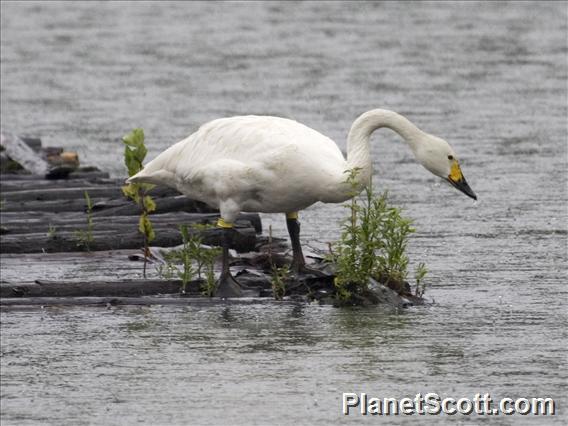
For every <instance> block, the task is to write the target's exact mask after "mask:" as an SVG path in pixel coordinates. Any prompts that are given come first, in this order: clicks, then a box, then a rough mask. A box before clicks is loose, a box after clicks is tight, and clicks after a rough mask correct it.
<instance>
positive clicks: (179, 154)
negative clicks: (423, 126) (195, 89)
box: [128, 109, 475, 222]
mask: <svg viewBox="0 0 568 426" xmlns="http://www.w3.org/2000/svg"><path fill="white" fill-rule="evenodd" d="M380 127H388V128H391V129H392V130H394V131H396V132H397V133H399V134H400V135H401V136H402V137H403V139H404V140H405V141H406V142H407V143H408V144H409V146H410V148H411V149H412V151H413V152H414V154H415V156H416V158H417V160H418V161H419V162H420V163H421V164H422V165H424V166H425V167H426V168H427V169H428V170H430V171H431V172H432V173H434V174H436V175H438V176H441V177H443V178H445V179H447V180H449V181H450V182H451V183H452V184H453V185H454V186H456V187H458V189H460V190H462V191H463V192H465V193H466V194H468V195H469V196H472V197H474V196H475V195H474V194H473V192H472V191H471V189H469V187H467V188H465V187H464V184H465V185H467V184H466V183H465V179H463V176H461V171H459V165H458V163H457V159H456V158H455V154H454V152H453V150H452V149H451V147H450V146H449V145H448V143H447V142H445V141H444V140H442V139H440V138H437V137H435V136H432V135H429V134H427V133H425V132H422V131H421V130H420V129H418V128H417V127H416V126H414V125H413V124H412V123H410V121H408V120H407V119H406V118H404V117H402V116H401V115H399V114H397V113H394V112H392V111H388V110H382V109H376V110H372V111H369V112H366V113H364V114H362V115H361V116H360V117H359V118H358V119H357V120H355V122H354V123H353V125H352V127H351V130H350V132H349V138H348V144H347V145H348V154H347V158H344V157H343V154H342V153H341V151H340V150H339V148H338V147H337V145H336V144H335V142H333V141H332V140H331V139H329V138H328V137H326V136H324V135H322V134H321V133H319V132H317V131H315V130H313V129H311V128H309V127H307V126H305V125H303V124H300V123H298V122H296V121H293V120H288V119H284V118H279V117H269V116H241V117H231V118H222V119H218V120H214V121H211V122H209V123H207V124H204V125H203V126H201V127H200V128H199V130H197V131H196V132H195V133H193V134H192V135H190V136H189V137H187V138H186V139H184V140H182V141H180V142H178V143H176V144H175V145H173V146H171V147H170V148H168V149H167V150H166V151H164V152H163V153H161V154H160V155H158V156H157V157H156V158H155V159H154V160H152V161H151V162H149V163H148V164H147V165H146V166H145V168H144V169H143V170H142V171H141V172H139V173H138V174H136V175H135V176H133V177H131V178H130V179H129V180H128V181H129V182H149V183H155V184H161V185H167V186H172V187H175V188H177V189H178V190H179V191H180V192H181V193H183V194H184V195H186V196H187V197H189V198H192V199H197V200H200V201H203V202H205V203H207V204H209V205H211V206H213V207H217V208H219V209H220V211H221V217H222V218H223V219H224V220H225V221H227V222H233V221H234V220H235V218H236V217H237V215H238V213H239V212H240V211H248V212H266V213H275V212H282V213H291V212H296V211H298V210H302V209H304V208H306V207H308V206H310V205H312V204H314V203H316V202H318V201H322V202H324V203H338V202H342V201H344V200H346V199H348V198H350V196H351V195H352V188H351V187H350V186H348V185H347V184H346V183H345V180H346V178H347V175H346V171H348V170H350V169H353V168H355V167H358V168H360V172H359V174H358V179H359V183H360V185H359V187H360V189H362V188H363V187H364V186H365V185H366V184H367V182H368V181H369V178H370V176H371V173H372V170H371V168H372V165H371V157H370V151H369V138H370V136H371V134H372V132H373V131H374V130H376V129H378V128H380ZM452 167H454V169H452ZM455 167H457V171H456V170H455ZM458 171H459V173H458ZM452 173H454V175H452ZM458 175H459V176H458Z"/></svg>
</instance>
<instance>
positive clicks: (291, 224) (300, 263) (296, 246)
mask: <svg viewBox="0 0 568 426" xmlns="http://www.w3.org/2000/svg"><path fill="white" fill-rule="evenodd" d="M286 225H287V227H288V234H290V241H291V243H292V265H291V269H292V272H293V273H295V274H296V275H298V274H313V275H321V272H320V271H318V270H316V269H312V268H309V267H308V266H306V259H304V253H303V252H302V245H301V244H300V222H299V221H298V213H286Z"/></svg>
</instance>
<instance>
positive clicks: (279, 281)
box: [271, 265, 291, 300]
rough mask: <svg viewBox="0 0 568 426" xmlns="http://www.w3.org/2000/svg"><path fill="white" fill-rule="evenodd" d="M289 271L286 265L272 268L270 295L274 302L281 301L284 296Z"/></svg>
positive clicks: (289, 274)
mask: <svg viewBox="0 0 568 426" xmlns="http://www.w3.org/2000/svg"><path fill="white" fill-rule="evenodd" d="M290 276H291V271H290V267H289V266H288V265H284V266H282V267H280V268H277V267H275V266H273V267H272V279H271V283H272V293H273V295H274V298H275V299H276V300H282V299H283V298H284V295H285V294H286V284H287V282H288V280H289V279H290Z"/></svg>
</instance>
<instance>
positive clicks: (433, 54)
mask: <svg viewBox="0 0 568 426" xmlns="http://www.w3.org/2000/svg"><path fill="white" fill-rule="evenodd" d="M1 12H2V18H1V27H2V29H1V77H2V78H1V121H2V128H4V129H7V130H11V131H16V132H19V133H30V134H37V135H40V136H42V138H43V140H44V143H45V144H46V145H51V146H64V147H66V148H69V149H73V150H77V151H78V152H79V154H80V156H81V159H82V161H83V162H84V163H87V164H97V165H99V166H100V167H101V168H102V169H104V170H107V171H110V172H111V173H112V174H113V175H114V176H117V177H118V176H124V175H125V172H124V168H123V165H122V160H121V158H122V149H123V148H122V146H121V143H120V137H121V136H122V135H123V134H125V133H126V132H128V131H129V130H130V129H132V128H134V127H143V128H144V130H145V132H146V138H147V145H148V146H149V148H150V152H149V158H152V157H153V156H154V155H156V154H157V153H158V152H160V151H161V150H163V149H164V148H166V147H167V146H169V145H170V144H171V143H173V142H175V141H177V140H179V139H182V138H183V137H185V136H186V135H187V134H189V133H190V132H192V131H194V130H195V129H196V128H197V127H198V126H199V125H200V124H201V123H203V122H205V121H208V120H210V119H214V118H217V117H221V116H228V115H237V114H251V113H255V114H273V115H280V116H286V117H291V118H294V119H296V120H298V121H301V122H303V123H305V124H307V125H309V126H311V127H314V128H315V129H317V130H319V131H321V132H323V133H325V134H327V135H328V136H330V137H332V138H333V139H334V140H336V141H337V142H338V144H339V145H340V147H341V148H342V149H344V148H345V137H346V134H347V130H348V128H349V126H350V124H351V122H352V120H353V119H354V118H355V117H356V116H357V115H358V114H360V113H361V112H363V111H365V110H368V109H371V108H376V107H383V108H389V109H393V110H396V111H398V112H400V113H403V114H405V115H406V116H408V117H409V118H410V119H411V120H413V121H414V122H415V123H417V124H418V125H419V126H420V127H421V128H423V129H424V130H426V131H428V132H430V133H434V134H436V135H438V136H441V137H443V138H445V139H447V140H448V141H450V143H451V144H452V145H453V146H454V148H455V149H456V151H457V152H458V154H459V156H460V158H461V162H462V168H463V171H464V173H465V175H466V177H467V179H468V181H469V183H470V185H471V187H472V188H473V189H474V190H475V192H476V193H477V194H478V196H479V201H478V202H477V203H472V202H471V200H469V199H467V198H466V197H465V196H463V195H462V194H459V193H458V192H456V191H455V190H454V189H453V188H450V187H448V186H446V185H441V184H440V183H439V182H438V181H437V180H436V179H435V178H433V177H432V176H431V175H429V174H428V172H426V171H425V170H423V169H421V168H420V167H419V166H418V165H416V164H415V162H414V160H413V159H412V155H411V153H410V152H409V150H408V149H407V148H406V147H405V146H404V144H402V143H400V141H399V139H398V136H396V135H394V134H392V133H390V132H388V131H386V130H385V131H380V132H378V134H377V135H375V136H374V137H373V141H372V144H373V147H372V148H373V155H374V164H375V175H374V182H375V186H376V187H377V188H380V189H382V188H388V189H389V191H390V193H391V196H392V201H393V203H394V204H396V205H399V206H402V207H404V209H405V211H406V213H407V215H409V216H410V217H412V218H414V219H415V225H416V228H417V233H416V234H415V236H414V238H413V239H412V241H411V245H410V247H409V250H410V257H411V261H412V262H411V263H412V265H411V267H413V266H414V265H416V264H417V263H418V262H420V261H422V262H425V263H426V264H427V265H428V268H429V270H430V273H429V275H428V278H427V284H428V286H429V288H428V290H427V295H428V296H429V297H430V299H432V300H434V301H435V303H434V304H433V305H430V306H426V307H417V308H411V309H408V310H405V311H402V312H390V311H385V310H383V309H356V310H349V309H345V310H340V309H334V308H331V307H327V306H313V305H308V306H306V305H294V304H279V303H268V304H266V303H263V304H260V303H253V304H242V305H238V306H223V305H212V306H200V307H195V306H194V307H191V306H189V307H171V306H154V307H151V308H137V307H121V308H112V309H109V310H107V309H95V308H84V307H83V308H68V307H65V308H45V309H40V308H27V309H18V310H15V309H11V310H4V311H3V312H2V314H1V319H2V337H1V338H2V360H1V367H2V386H1V411H2V417H1V420H2V424H4V425H9V424H134V423H142V424H164V425H166V424H224V423H225V424H226V423H232V424H331V423H342V422H346V423H349V422H354V421H360V420H361V419H362V417H361V416H358V415H355V416H350V417H345V416H342V415H341V405H340V402H341V394H342V392H357V393H359V392H367V393H369V394H370V395H371V396H377V397H398V398H401V397H407V396H408V397H414V395H415V394H416V393H418V392H422V393H426V392H437V393H439V394H440V395H441V396H442V397H454V398H460V397H468V398H472V397H473V395H475V394H476V393H482V394H483V393H490V394H491V396H492V397H493V398H502V397H511V398H516V397H552V398H555V399H556V400H557V403H558V407H557V408H558V414H557V415H556V416H555V417H549V418H535V417H533V416H526V417H525V416H519V415H515V416H513V417H506V416H498V417H491V416H473V417H465V416H457V417H449V416H442V417H420V418H419V419H416V418H415V417H414V418H408V417H389V418H381V419H377V418H372V417H368V418H363V419H364V420H366V421H368V422H377V421H381V422H387V423H390V424H402V423H407V422H409V421H412V420H414V421H416V420H419V421H420V422H432V423H436V424H438V423H445V424H449V423H453V422H456V421H458V422H461V423H464V424H470V423H476V424H477V423H488V422H490V423H495V424H553V423H555V424H563V423H565V422H566V421H567V416H566V403H567V402H568V400H567V398H566V395H567V394H568V392H567V391H568V386H567V384H568V377H567V376H568V374H567V368H566V367H567V365H566V353H567V351H566V325H567V315H566V302H567V293H566V281H567V278H568V277H567V268H566V264H567V228H566V223H567V218H568V217H567V216H568V214H567V205H568V196H567V103H568V100H567V79H568V76H567V58H568V46H567V35H568V29H567V21H568V18H567V4H566V3H564V2H552V3H546V2H538V3H529V2H523V3H494V2H491V3H474V2H466V3H449V2H443V3H413V4H408V3H336V2H333V3H319V2H311V3H292V2H286V3H275V2H270V3H260V2H253V3H159V4H157V3H156V4H154V3H126V2H121V3H94V2H89V3H81V4H79V3H75V2H74V3H70V2H69V3H56V2H46V3H32V2H25V3H13V2H10V3H8V2H2V4H1ZM344 215H345V209H344V208H343V207H341V206H334V205H322V204H320V205H316V206H313V207H312V208H310V209H308V210H306V211H305V212H303V213H302V214H301V220H302V225H303V227H302V233H303V238H304V240H305V241H306V243H308V244H309V245H311V246H313V247H316V248H325V247H326V244H327V242H329V241H333V240H335V239H336V238H337V237H338V232H339V222H340V220H341V218H343V217H344ZM263 219H264V224H265V229H266V227H267V226H268V225H269V224H272V226H273V229H274V233H275V234H276V235H280V234H281V235H285V228H284V226H283V219H282V218H281V217H280V215H264V216H263ZM9 265H10V263H5V262H3V264H2V269H3V274H9V272H10V271H9V269H10V266H9ZM49 268H54V266H53V265H52V264H49V263H48V264H46V266H45V269H44V270H43V271H41V273H49V271H48V269H49ZM88 272H89V271H82V270H80V271H77V277H80V276H81V274H85V275H88ZM33 273H34V271H33V270H32V271H29V274H30V275H31V274H33ZM37 273H40V271H38V272H37ZM32 278H33V277H32Z"/></svg>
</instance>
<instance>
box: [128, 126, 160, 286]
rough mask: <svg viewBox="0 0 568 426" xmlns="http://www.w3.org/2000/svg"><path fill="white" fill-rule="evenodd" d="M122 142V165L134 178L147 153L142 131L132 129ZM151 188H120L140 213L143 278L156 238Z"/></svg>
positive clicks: (140, 186)
mask: <svg viewBox="0 0 568 426" xmlns="http://www.w3.org/2000/svg"><path fill="white" fill-rule="evenodd" d="M122 142H123V143H124V145H125V147H124V164H125V165H126V168H127V169H128V176H134V175H135V174H136V173H138V172H139V171H140V170H142V169H143V168H144V166H143V165H142V162H143V161H144V158H145V157H146V154H147V152H148V150H147V149H146V146H145V145H144V131H143V130H142V129H134V130H133V131H132V132H130V133H129V134H127V135H126V136H124V137H123V138H122ZM152 188H154V185H152V184H148V183H130V184H128V185H125V186H123V187H122V192H123V194H124V195H125V196H126V197H127V198H130V199H131V200H132V201H134V202H135V203H136V204H137V205H138V206H139V207H140V209H141V211H142V212H141V213H140V219H139V220H138V230H139V232H140V233H141V234H142V236H143V237H144V267H143V268H144V269H143V274H144V278H146V264H147V263H148V258H149V257H150V247H149V244H150V243H151V242H152V241H153V240H154V238H156V234H155V233H154V229H153V227H152V222H150V216H149V215H150V213H152V212H153V211H154V210H156V203H155V202H154V200H153V199H152V197H150V196H149V195H148V194H147V193H148V191H150V190H151V189H152Z"/></svg>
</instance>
